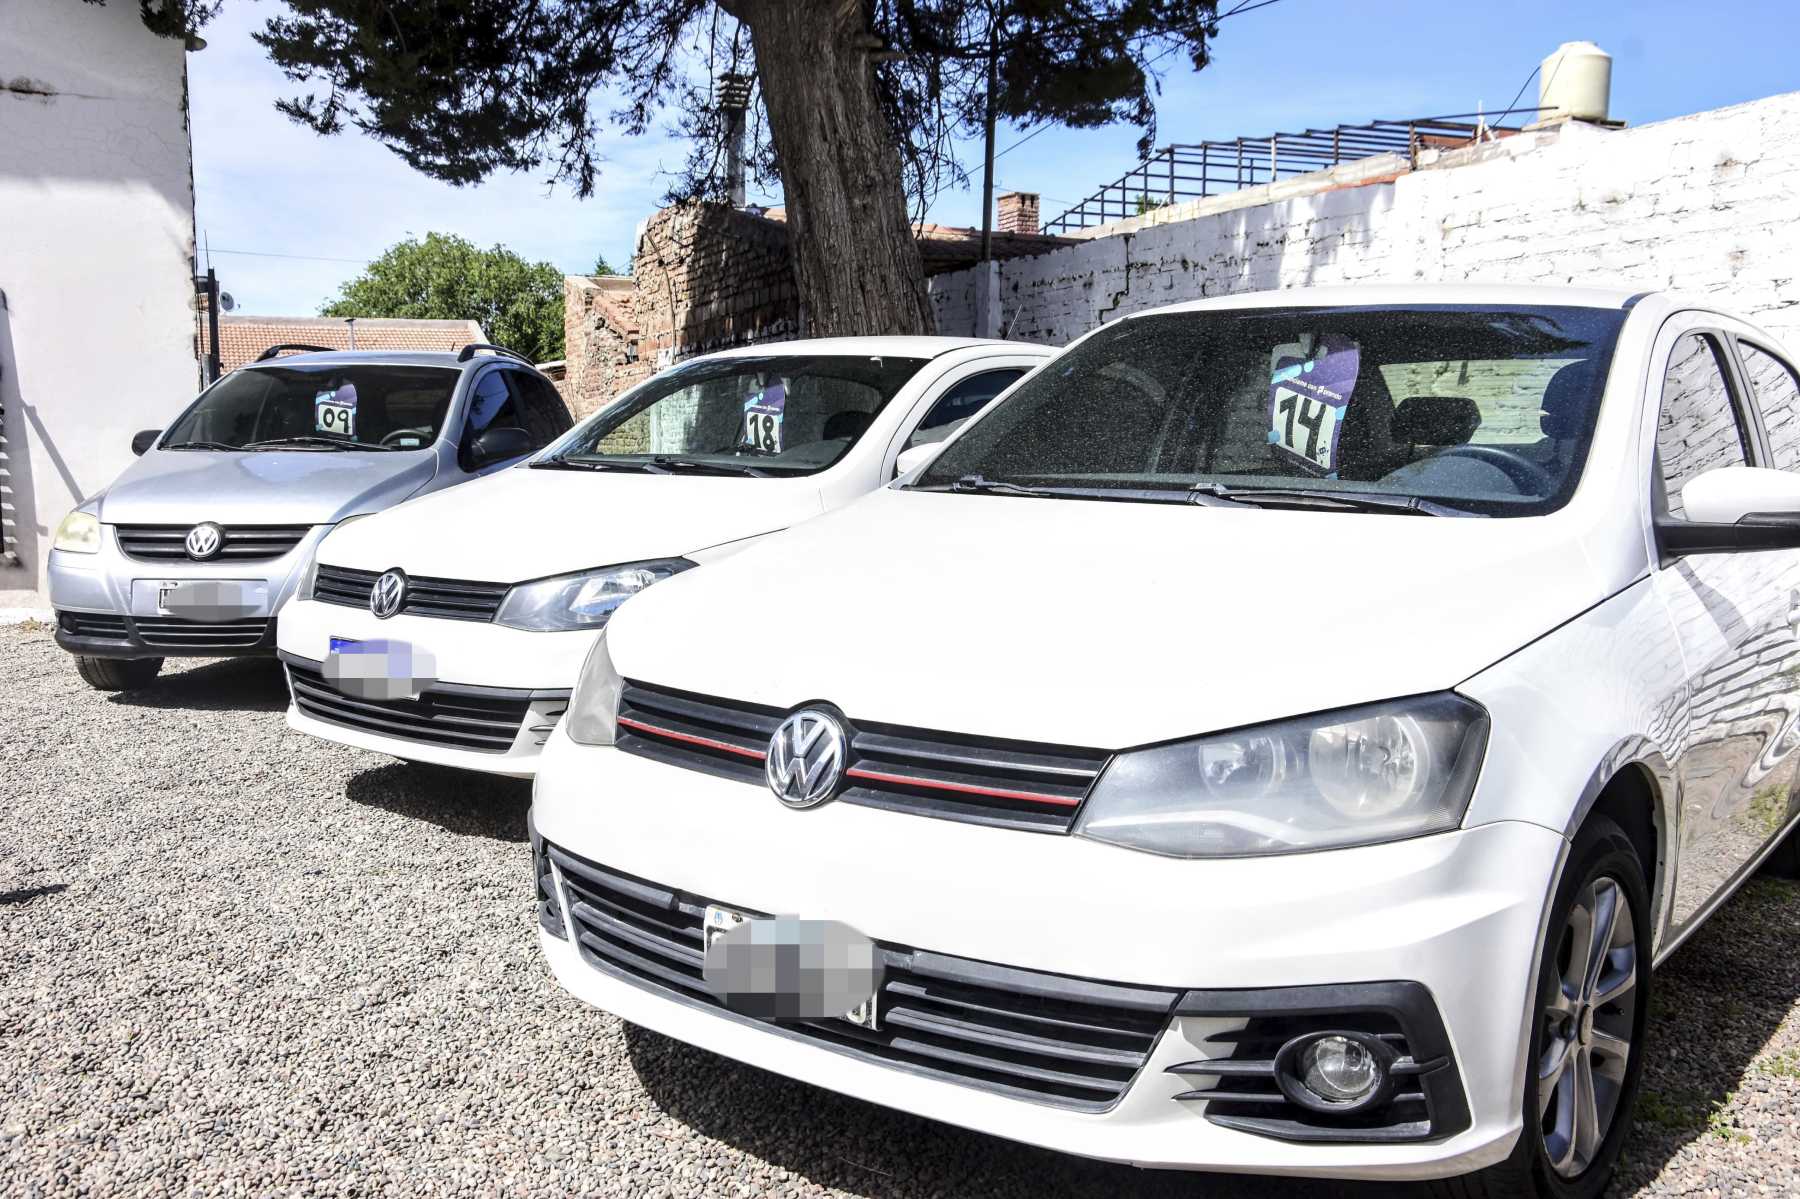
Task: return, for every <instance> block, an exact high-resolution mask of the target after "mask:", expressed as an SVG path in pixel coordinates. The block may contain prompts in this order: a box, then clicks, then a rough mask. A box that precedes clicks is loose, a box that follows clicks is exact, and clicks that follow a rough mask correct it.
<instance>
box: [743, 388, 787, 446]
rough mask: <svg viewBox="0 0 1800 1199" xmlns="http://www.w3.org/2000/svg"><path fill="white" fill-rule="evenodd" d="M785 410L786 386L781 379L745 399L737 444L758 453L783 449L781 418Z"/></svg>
mask: <svg viewBox="0 0 1800 1199" xmlns="http://www.w3.org/2000/svg"><path fill="white" fill-rule="evenodd" d="M786 411H787V388H786V387H785V386H783V385H782V383H781V381H780V380H779V379H778V380H776V381H775V382H773V383H770V384H769V385H768V386H767V387H765V388H763V389H762V390H761V391H759V392H757V393H756V394H755V395H753V396H751V397H750V398H749V399H748V400H747V401H745V403H744V431H743V434H742V436H740V437H739V439H738V444H739V445H740V446H742V447H744V448H746V449H750V450H753V451H755V452H756V453H759V454H779V453H781V418H782V417H783V416H784V415H785V414H786Z"/></svg>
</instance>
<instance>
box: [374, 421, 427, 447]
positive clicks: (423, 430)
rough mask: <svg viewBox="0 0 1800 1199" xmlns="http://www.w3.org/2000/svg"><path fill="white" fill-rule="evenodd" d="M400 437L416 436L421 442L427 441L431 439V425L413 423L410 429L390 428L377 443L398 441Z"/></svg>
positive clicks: (384, 443)
mask: <svg viewBox="0 0 1800 1199" xmlns="http://www.w3.org/2000/svg"><path fill="white" fill-rule="evenodd" d="M402 437H417V438H418V439H419V440H420V441H422V442H428V441H430V440H431V426H430V425H415V426H414V427H412V428H410V429H392V430H390V431H389V432H388V433H387V434H386V436H384V437H382V439H381V440H380V441H379V442H378V443H377V444H378V445H386V444H388V443H389V442H390V441H398V440H399V439H400V438H402Z"/></svg>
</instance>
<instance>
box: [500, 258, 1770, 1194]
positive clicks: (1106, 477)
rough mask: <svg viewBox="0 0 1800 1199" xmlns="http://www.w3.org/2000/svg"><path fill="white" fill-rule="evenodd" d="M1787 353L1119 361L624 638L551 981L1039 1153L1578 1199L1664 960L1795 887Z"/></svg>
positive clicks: (1435, 346) (1014, 414)
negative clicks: (1741, 909)
mask: <svg viewBox="0 0 1800 1199" xmlns="http://www.w3.org/2000/svg"><path fill="white" fill-rule="evenodd" d="M1791 362H1792V359H1791V358H1790V357H1789V356H1788V355H1786V354H1785V353H1784V352H1783V351H1782V350H1781V348H1780V346H1779V345H1778V344H1777V343H1776V342H1775V341H1774V340H1772V339H1771V338H1770V337H1769V336H1768V335H1767V334H1765V333H1763V332H1761V331H1759V330H1757V329H1756V328H1754V327H1753V326H1751V325H1749V324H1747V323H1745V322H1744V321H1742V320H1738V319H1735V318H1733V317H1731V316H1728V315H1725V314H1724V313H1722V312H1719V311H1717V310H1716V309H1713V308H1711V307H1708V306H1706V305H1696V304H1688V303H1685V302H1682V301H1680V300H1678V299H1674V298H1670V297H1667V296H1662V295H1635V296H1628V295H1626V294H1623V293H1618V294H1614V293H1611V292H1601V291H1588V290H1573V289H1545V288H1481V287H1455V288H1450V287H1413V288H1395V289H1388V288H1358V289H1346V290H1339V291H1328V290H1320V291H1308V290H1299V291H1288V292H1282V293H1278V294H1277V293H1270V294H1264V295H1254V296H1239V297H1231V298H1226V299H1219V300H1210V301H1204V302H1201V303H1197V304H1190V305H1183V306H1179V307H1174V308H1165V309H1162V310H1158V311H1152V312H1146V313H1142V314H1139V315H1135V316H1132V317H1130V318H1127V319H1123V320H1119V321H1117V322H1114V323H1112V324H1109V325H1107V326H1105V327H1104V328H1102V329H1100V330H1099V331H1097V332H1095V333H1093V334H1092V335H1090V336H1089V337H1088V338H1086V339H1085V340H1084V341H1082V342H1080V343H1078V344H1077V345H1076V346H1074V347H1072V348H1070V349H1069V350H1068V351H1066V352H1065V353H1064V354H1063V355H1062V356H1061V357H1060V358H1058V359H1057V360H1056V361H1055V362H1053V363H1051V364H1050V365H1048V366H1046V367H1045V368H1044V369H1043V370H1040V371H1038V372H1037V373H1036V374H1034V375H1033V376H1032V377H1031V378H1030V379H1027V380H1026V381H1024V382H1023V383H1021V384H1020V385H1019V386H1018V387H1017V388H1015V389H1014V390H1013V391H1012V392H1011V393H1010V394H1009V395H1008V396H1007V397H1006V398H1005V399H1003V400H1002V401H1001V402H1000V403H998V404H997V405H995V407H994V408H993V410H992V411H990V412H989V413H988V414H987V415H985V416H984V417H983V418H982V419H981V420H980V421H979V422H977V423H975V424H973V425H971V426H970V427H969V428H967V429H966V430H964V431H963V432H962V433H961V434H960V435H959V436H958V437H956V438H955V439H953V440H951V441H949V442H948V443H947V445H946V446H945V448H943V449H942V450H941V451H940V452H939V453H938V454H937V456H936V458H935V460H934V461H932V462H931V463H930V464H929V465H927V466H925V467H924V468H923V469H922V470H920V471H917V472H914V473H910V474H908V475H907V476H906V477H905V478H904V479H902V480H901V481H900V482H899V483H897V484H895V485H894V486H893V487H891V488H888V489H884V490H882V491H880V492H877V493H875V494H874V495H871V496H870V497H868V498H867V499H864V500H861V501H859V502H857V503H856V504H853V505H851V506H849V507H848V508H846V509H845V510H843V511H841V512H837V513H833V514H832V515H830V516H826V517H824V518H822V519H820V520H817V521H814V522H812V523H810V524H808V525H807V526H805V527H804V528H800V529H796V530H793V531H791V532H789V533H787V534H784V535H783V536H782V537H779V538H772V539H770V540H769V541H768V542H766V543H764V544H762V545H759V546H757V547H755V548H753V549H751V550H749V551H747V552H745V553H743V554H741V555H738V556H737V557H735V558H733V559H731V560H730V561H727V562H724V563H721V564H719V565H718V566H715V567H709V568H708V569H707V570H706V571H704V572H699V573H697V574H695V575H692V576H688V577H683V578H680V579H676V580H674V581H673V582H671V583H668V584H666V585H663V586H659V587H657V588H656V589H655V590H654V591H653V592H651V593H649V594H647V595H645V596H643V597H641V598H639V599H637V600H635V601H633V602H632V603H631V604H630V605H629V606H627V607H626V608H625V609H624V610H622V611H621V612H620V614H619V617H618V618H617V619H616V620H615V621H614V622H613V623H612V625H611V626H610V627H609V628H608V629H607V631H606V634H605V635H604V637H602V638H601V639H600V640H599V641H598V642H597V643H596V645H595V648H594V650H593V652H592V653H591V654H590V656H589V658H588V660H587V663H586V665H585V666H584V668H583V673H582V677H581V680H580V682H579V683H578V685H577V687H576V690H575V694H574V698H573V700H572V701H571V707H570V711H569V714H568V716H567V717H566V718H565V719H564V721H563V722H562V724H561V726H560V727H559V729H558V731H557V732H556V733H555V735H554V736H553V737H552V739H551V742H550V745H549V747H548V748H547V749H546V751H545V754H544V758H543V763H542V765H541V767H540V770H539V773H538V776H537V787H536V801H535V804H534V807H533V819H534V831H533V842H534V850H535V854H536V861H537V885H538V904H539V923H540V934H539V935H540V940H541V943H542V946H543V950H544V953H545V954H546V955H547V957H548V958H549V961H550V965H551V966H552V968H553V969H554V971H555V974H556V977H557V978H558V979H559V980H560V982H561V983H562V985H563V986H564V987H566V988H568V989H569V990H570V991H572V992H573V993H575V994H576V995H578V996H580V997H582V998H584V999H586V1000H587V1001H589V1002H591V1003H593V1004H596V1005H598V1006H600V1007H602V1008H605V1009H607V1010H608V1011H611V1012H614V1013H616V1014H617V1015H619V1016H621V1017H623V1018H624V1019H626V1020H629V1021H632V1022H633V1023H636V1024H641V1025H645V1026H648V1027H650V1028H653V1029H656V1030H659V1031H661V1032H663V1033H666V1034H668V1035H670V1036H674V1037H677V1038H680V1039H682V1040H685V1041H689V1042H692V1043H694V1044H696V1045H700V1046H704V1047H705V1048H707V1049H710V1050H713V1051H715V1052H718V1053H722V1054H725V1055H727V1056H729V1057H733V1058H737V1059H740V1060H743V1061H746V1062H749V1063H752V1064H754V1065H757V1066H760V1067H763V1068H765V1069H769V1070H773V1071H777V1072H779V1073H782V1074H786V1075H790V1076H792V1077H794V1078H798V1079H804V1080H806V1081H809V1082H813V1083H816V1084H819V1085H821V1086H824V1087H829V1088H832V1089H835V1090H838V1091H842V1092H844V1093H847V1094H850V1095H855V1096H858V1097H860V1098H863V1099H867V1100H871V1101H874V1102H877V1103H883V1104H887V1105H890V1106H893V1107H897V1108H902V1109H904V1110H907V1111H911V1112H916V1113H920V1114H923V1115H928V1116H932V1117H934V1118H937V1119H941V1120H948V1121H951V1122H954V1123H957V1124H961V1125H964V1126H966V1127H969V1128H974V1129H980V1130H983V1131H987V1132H991V1133H994V1134H997V1135H1000V1136H1005V1137H1010V1138H1014V1139H1016V1140H1020V1141H1027V1142H1031V1143H1033V1144H1037V1145H1042V1146H1048V1147H1051V1148H1055V1149H1059V1150H1065V1151H1069V1152H1073V1153H1079V1154H1087V1155H1092V1156H1094V1157H1099V1158H1108V1159H1112V1160H1116V1161H1123V1162H1135V1163H1141V1164H1144V1165H1153V1166H1174V1167H1188V1168H1197V1169H1216V1170H1234V1171H1252V1172H1264V1173H1277V1174H1300V1175H1317V1176H1337V1177H1357V1178H1373V1179H1394V1178H1421V1179H1449V1178H1456V1179H1457V1181H1456V1182H1455V1183H1453V1184H1446V1185H1447V1186H1449V1187H1451V1190H1450V1192H1449V1193H1452V1194H1455V1195H1458V1196H1464V1197H1469V1196H1502V1195H1504V1196H1516V1195H1526V1194H1530V1195H1542V1196H1551V1197H1568V1196H1593V1195H1595V1194H1597V1193H1598V1192H1599V1191H1600V1190H1601V1189H1602V1188H1604V1186H1605V1185H1606V1182H1607V1180H1608V1176H1609V1175H1610V1173H1611V1171H1612V1169H1613V1166H1614V1163H1615V1161H1616V1160H1617V1158H1618V1154H1619V1149H1620V1145H1621V1142H1622V1140H1623V1138H1624V1137H1625V1135H1626V1129H1627V1125H1628V1123H1629V1117H1630V1113H1631V1108H1632V1101H1633V1096H1634V1093H1635V1091H1636V1089H1637V1085H1638V1079H1639V1076H1640V1072H1641V1070H1642V1067H1643V1060H1644V1055H1645V1051H1644V1049H1643V1046H1644V1033H1645V1025H1646V1021H1647V1013H1648V1006H1647V1005H1648V1001H1649V996H1650V992H1651V985H1652V980H1651V968H1652V967H1653V966H1654V965H1655V964H1656V963H1657V962H1659V961H1661V960H1662V959H1664V958H1665V957H1666V956H1667V955H1668V954H1669V953H1670V952H1672V951H1673V950H1674V948H1675V947H1676V946H1677V945H1679V944H1680V943H1681V942H1682V940H1683V939H1684V938H1686V937H1687V936H1688V935H1689V934H1690V933H1692V932H1693V931H1694V930H1695V929H1696V928H1698V927H1699V925H1700V924H1701V922H1702V921H1703V920H1704V919H1705V918H1706V917H1707V915H1708V914H1710V913H1711V912H1712V911H1713V910H1714V909H1715V908H1716V907H1717V906H1718V905H1719V904H1720V903H1721V902H1722V901H1723V900H1724V899H1725V898H1726V897H1727V896H1728V895H1730V894H1731V892H1732V891H1733V889H1734V888H1736V887H1737V886H1738V885H1739V884H1740V883H1741V882H1742V881H1743V880H1744V879H1745V878H1746V876H1747V875H1748V874H1749V872H1750V871H1752V870H1753V869H1755V868H1756V867H1757V865H1758V864H1759V862H1761V861H1762V860H1763V859H1764V858H1765V857H1768V856H1769V855H1772V854H1776V853H1777V852H1778V851H1779V853H1780V855H1781V859H1782V860H1783V861H1784V862H1785V863H1787V864H1788V865H1790V866H1791V865H1792V861H1793V851H1792V849H1791V845H1789V843H1788V842H1786V841H1784V838H1787V836H1788V833H1789V831H1790V829H1791V828H1792V827H1793V824H1794V822H1795V818H1796V814H1797V813H1800V807H1797V805H1796V794H1795V769H1796V764H1797V763H1800V756H1797V755H1796V754H1795V752H1794V751H1795V748H1796V746H1797V745H1800V735H1797V734H1796V720H1797V719H1800V683H1797V682H1796V679H1797V677H1800V639H1797V637H1796V630H1797V628H1800V473H1795V472H1797V471H1800V396H1797V394H1796V381H1795V375H1794V371H1793V368H1792V366H1791V365H1790V364H1791ZM464 494H466V492H465V493H464ZM1784 845H1788V846H1789V847H1788V848H1783V846H1784ZM1650 1052H1655V1050H1654V1049H1652V1050H1650Z"/></svg>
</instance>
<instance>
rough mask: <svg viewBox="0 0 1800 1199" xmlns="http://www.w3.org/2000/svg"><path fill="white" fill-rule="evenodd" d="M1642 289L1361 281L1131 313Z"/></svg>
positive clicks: (1533, 298) (1532, 301)
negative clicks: (1351, 283)
mask: <svg viewBox="0 0 1800 1199" xmlns="http://www.w3.org/2000/svg"><path fill="white" fill-rule="evenodd" d="M1645 294H1647V291H1646V290H1645V289H1638V290H1630V289H1626V288H1605V287H1561V286H1554V285H1548V284H1516V283H1363V284H1354V285H1350V286H1342V287H1290V288H1283V289H1281V290H1279V291H1250V292H1239V293H1237V294H1235V295H1223V296H1212V297H1210V298H1208V299H1204V300H1189V301H1187V302H1186V303H1182V304H1168V305H1164V306H1163V307H1161V308H1151V309H1146V310H1144V311H1143V312H1135V313H1132V315H1133V316H1147V315H1151V314H1157V313H1168V312H1210V311H1218V310H1221V309H1226V310H1229V309H1235V308H1350V307H1361V306H1366V305H1373V306H1377V307H1381V306H1387V305H1401V304H1458V305H1476V304H1523V305H1538V306H1550V305H1561V306H1565V307H1574V308H1624V307H1626V306H1627V302H1628V301H1631V300H1634V299H1636V298H1638V297H1640V296H1643V295H1645Z"/></svg>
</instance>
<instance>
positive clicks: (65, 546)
mask: <svg viewBox="0 0 1800 1199" xmlns="http://www.w3.org/2000/svg"><path fill="white" fill-rule="evenodd" d="M51 544H52V545H53V546H55V548H57V549H59V550H62V551H64V552H65V553H70V554H97V553H99V552H100V518H99V517H98V516H95V515H94V514H93V513H92V512H71V513H69V514H68V515H67V516H65V517H63V519H62V523H61V524H60V525H57V526H56V540H55V541H54V542H52V543H51Z"/></svg>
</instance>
